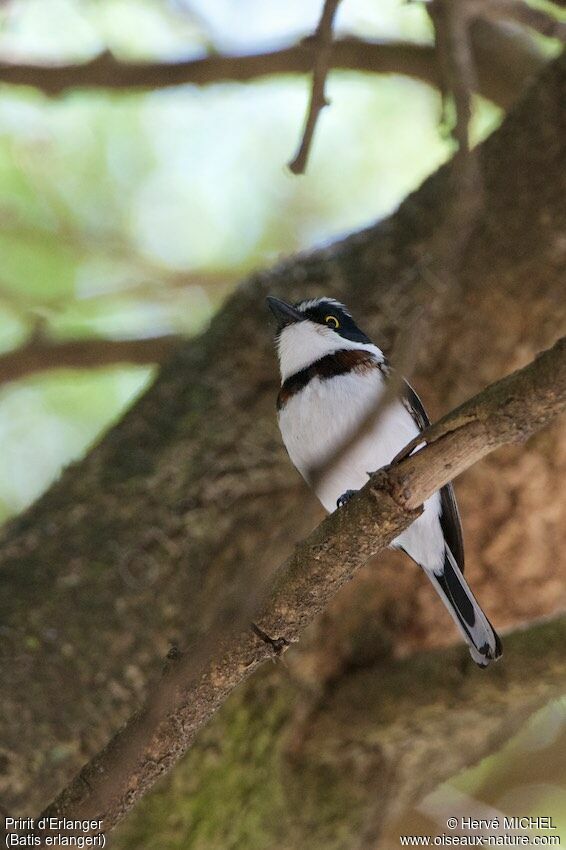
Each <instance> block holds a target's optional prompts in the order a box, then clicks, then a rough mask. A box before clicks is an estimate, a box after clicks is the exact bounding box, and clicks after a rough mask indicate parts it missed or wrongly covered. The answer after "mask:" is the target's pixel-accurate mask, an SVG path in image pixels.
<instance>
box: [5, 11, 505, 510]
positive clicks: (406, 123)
mask: <svg viewBox="0 0 566 850" xmlns="http://www.w3.org/2000/svg"><path fill="white" fill-rule="evenodd" d="M283 5H284V9H283V8H282V4H281V3H278V2H276V0H271V2H265V0H261V2H259V0H255V2H254V0H247V2H246V3H243V4H242V3H239V4H237V6H238V8H237V9H236V7H235V6H234V4H231V3H229V2H226V0H224V2H223V0H214V2H206V3H205V2H201V3H197V2H190V3H188V2H185V1H184V0H175V2H170V3H167V2H165V0H159V1H158V0H82V2H81V0H49V2H46V0H9V2H7V3H4V4H3V5H2V7H1V8H0V15H1V17H0V22H1V27H0V54H1V55H2V57H3V58H4V59H9V60H10V61H37V62H50V63H53V62H59V63H61V62H74V61H82V60H86V59H88V58H90V57H92V56H94V55H96V54H97V53H99V52H100V51H102V50H111V51H112V52H113V53H114V54H115V55H116V56H117V57H119V58H122V59H124V60H127V59H129V58H132V57H135V58H144V59H146V60H148V61H150V60H152V59H153V60H157V59H159V60H163V59H170V60H172V61H173V60H175V59H178V58H179V57H187V56H193V55H194V56H196V55H202V54H203V52H204V51H205V50H207V49H210V48H211V46H213V47H214V49H219V50H257V49H259V48H262V47H263V48H265V47H267V46H272V45H273V44H274V42H276V41H279V42H280V41H282V40H288V41H289V40H294V39H296V38H299V37H301V36H302V35H304V34H305V33H307V32H308V31H309V29H310V28H311V27H312V25H313V23H314V22H315V21H316V18H317V15H318V13H319V2H318V0H316V2H315V0H309V2H299V0H294V2H287V3H285V4H283ZM243 6H245V7H246V8H245V10H244V9H243ZM244 12H245V13H244ZM338 26H339V29H340V30H342V31H345V32H359V33H363V34H366V35H369V36H372V35H374V36H377V35H379V36H381V37H399V36H402V37H404V38H414V39H420V40H425V39H428V38H430V29H429V25H428V20H427V18H426V15H425V14H424V11H423V10H422V9H421V8H420V7H417V6H416V5H414V6H404V5H402V4H401V3H399V2H397V0H388V2H383V3H379V4H376V3H373V2H371V0H364V1H363V2H362V0H350V2H348V3H345V4H343V7H342V8H341V10H340V17H339V19H338ZM329 94H330V97H331V99H332V108H331V109H329V110H327V111H326V112H325V114H324V116H323V118H322V120H321V122H320V126H319V129H318V131H317V135H316V141H315V145H314V150H313V155H312V157H311V161H310V164H309V169H308V173H307V175H306V176H305V177H302V178H296V177H293V176H291V174H290V173H289V172H288V171H287V169H286V162H287V161H288V160H289V159H290V157H291V155H292V153H293V151H294V148H295V146H296V144H297V140H298V138H299V134H300V130H301V128H302V122H303V116H304V110H305V106H306V103H307V96H308V81H307V80H306V79H297V78H279V79H266V80H262V81H258V82H256V83H254V84H249V85H239V84H232V85H230V84H224V85H213V86H209V87H207V88H201V89H199V88H197V87H195V86H184V87H179V88H174V89H168V90H163V91H155V92H148V93H141V94H135V95H133V94H126V93H117V92H113V93H108V94H106V93H104V92H88V91H76V92H71V93H69V94H68V95H67V96H65V97H62V98H58V99H48V98H45V97H43V96H42V95H41V94H39V93H38V92H36V91H34V90H29V89H24V88H13V87H8V86H5V87H4V88H3V89H2V92H1V96H0V185H1V187H2V192H1V194H0V222H1V225H2V226H1V229H0V251H1V254H2V266H1V269H0V352H1V351H7V350H10V349H11V348H13V347H15V346H18V345H20V344H22V343H23V342H24V341H25V340H26V338H28V337H29V335H30V334H31V333H32V332H34V331H35V332H37V330H38V329H40V330H41V331H42V333H44V334H46V335H47V336H49V337H53V338H55V339H62V338H81V337H97V336H98V337H105V336H111V337H115V338H128V337H137V336H144V337H148V336H157V335H159V334H165V333H180V334H186V335H191V334H194V333H197V332H199V331H201V330H202V329H203V328H205V327H206V324H207V322H208V321H209V319H210V317H211V315H212V314H213V312H214V310H215V309H216V308H217V307H218V306H219V304H220V303H221V302H222V299H223V298H224V297H225V295H226V294H227V293H228V292H229V291H230V288H231V287H232V286H233V285H234V283H235V281H236V280H237V279H238V278H239V277H241V276H242V275H244V274H245V273H246V272H248V271H249V270H251V269H253V268H254V267H261V266H264V265H266V264H269V263H271V262H273V261H274V260H276V259H277V258H278V257H279V256H280V255H282V254H287V253H289V252H292V251H296V250H298V249H301V248H305V247H309V246H311V245H313V244H315V243H317V242H320V241H323V240H326V239H329V238H331V237H333V236H335V235H337V234H341V233H343V232H345V231H348V230H350V229H354V228H357V227H360V226H363V225H364V224H366V223H368V222H369V221H371V220H373V219H375V218H378V217H380V216H383V215H386V214H387V213H389V212H390V211H391V210H392V209H393V208H394V207H395V206H396V205H397V204H398V203H399V201H400V200H401V199H402V198H403V196H404V195H406V194H407V192H408V191H410V190H411V189H413V188H415V187H416V186H417V185H418V183H419V182H420V181H421V180H422V179H423V178H424V177H425V176H426V175H427V174H428V173H430V172H431V171H433V170H434V169H435V168H436V167H437V166H438V164H439V163H440V162H441V161H442V160H443V159H445V157H446V156H447V154H448V152H449V143H448V141H447V140H446V139H445V138H442V137H441V135H440V134H439V132H438V127H437V119H438V114H439V98H438V95H437V94H436V93H435V92H433V91H431V90H430V89H429V88H427V87H426V86H424V85H420V84H418V83H415V82H412V81H409V80H407V79H405V78H398V77H393V76H391V77H383V78H374V77H370V76H363V75H359V74H346V73H342V74H334V75H332V78H331V80H330V84H329ZM498 117H499V116H498V113H497V110H495V109H494V108H492V107H489V106H488V105H486V104H483V105H482V108H481V109H479V110H478V120H477V126H476V134H477V135H482V134H484V133H485V132H487V131H488V129H489V127H490V126H491V125H493V123H494V122H495V121H497V120H498ZM243 199H245V202H243ZM151 374H152V370H151V369H149V368H148V369H146V370H139V369H138V370H131V369H129V368H126V367H124V368H123V369H120V368H115V369H111V370H106V372H105V373H101V372H96V373H94V374H90V375H87V374H84V373H78V372H77V373H73V374H68V373H67V374H60V373H59V374H50V375H49V376H40V375H38V376H34V377H33V378H30V379H28V380H27V381H23V382H22V384H21V387H20V388H15V387H9V388H6V387H4V388H1V387H0V441H1V444H2V446H3V452H2V455H1V456H0V521H1V520H2V519H3V518H6V517H7V516H9V515H10V514H13V513H15V512H17V511H19V510H21V509H22V508H23V507H24V506H25V505H27V504H29V502H30V501H32V500H33V499H34V498H35V497H36V496H37V495H38V494H39V493H40V492H41V491H42V490H43V489H44V488H45V487H46V486H47V484H48V483H49V481H50V480H51V478H52V477H53V476H54V475H56V474H57V471H58V470H59V469H60V468H61V466H62V465H63V464H65V463H66V462H68V461H69V460H70V459H73V458H76V457H77V456H79V455H80V454H81V453H82V452H83V451H84V450H85V449H86V447H87V446H88V445H90V443H91V442H92V439H93V438H94V437H95V436H96V435H97V434H98V433H99V432H100V430H101V429H103V428H104V427H105V426H107V425H108V424H109V422H111V421H112V420H113V419H114V417H115V416H116V415H117V413H118V412H119V410H120V409H122V408H123V407H124V406H125V405H127V404H128V403H129V402H130V401H131V399H132V397H133V396H134V395H135V394H136V393H138V392H139V391H140V390H141V389H142V388H143V386H144V385H145V382H147V381H148V380H149V378H150V376H151ZM134 376H135V377H134ZM98 387H100V388H103V391H101V392H98V390H97V388H98ZM20 390H21V392H22V393H23V395H22V399H27V401H26V402H25V403H24V402H18V401H16V399H17V397H18V392H19V391H20ZM73 393H74V394H75V395H74V398H75V403H74V404H73V403H72V402H71V400H70V399H71V397H72V396H73ZM59 395H61V396H63V395H65V396H66V397H67V402H66V403H65V405H64V410H63V409H61V410H57V409H56V408H57V402H56V399H57V397H58V396H59ZM85 396H88V397H89V399H90V401H89V405H88V406H89V408H91V410H92V413H91V416H90V417H89V423H90V424H89V427H88V428H83V427H82V423H83V415H82V411H83V410H84V406H85V405H84V399H85ZM31 398H33V402H31ZM96 399H98V402H97V401H96ZM42 432H43V433H49V435H50V436H49V439H48V440H45V439H39V438H38V435H39V434H41V433H42ZM70 432H72V433H73V434H74V435H75V436H74V437H73V439H71V438H70V436H69V434H70ZM80 434H82V435H83V437H82V439H81V437H80ZM39 456H40V457H41V462H40V460H39ZM22 457H23V458H27V459H28V462H27V464H24V465H23V466H22V464H21V463H20V459H21V458H22ZM2 482H4V483H2Z"/></svg>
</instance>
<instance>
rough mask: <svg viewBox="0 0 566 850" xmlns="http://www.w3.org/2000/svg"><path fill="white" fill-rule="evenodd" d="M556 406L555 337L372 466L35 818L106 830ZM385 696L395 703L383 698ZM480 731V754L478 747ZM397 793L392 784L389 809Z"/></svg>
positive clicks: (562, 381)
mask: <svg viewBox="0 0 566 850" xmlns="http://www.w3.org/2000/svg"><path fill="white" fill-rule="evenodd" d="M565 411H566V337H563V338H562V339H561V340H559V341H558V342H557V343H556V345H555V346H554V347H553V348H552V349H551V350H549V351H546V352H544V354H541V355H540V356H539V357H538V358H537V359H536V360H535V361H534V362H533V363H531V364H529V366H527V367H525V368H524V369H521V370H519V371H517V372H515V373H514V374H513V375H509V376H508V377H506V378H504V379H503V380H501V381H498V382H497V383H495V384H492V385H491V386H490V387H488V388H487V389H486V390H484V391H483V392H482V393H480V394H479V395H478V396H475V397H474V398H473V399H470V400H469V401H468V402H466V403H465V404H464V405H462V406H461V407H460V408H458V410H456V411H454V412H453V413H451V414H449V415H448V416H447V417H445V418H444V419H443V420H442V422H441V423H438V425H437V426H435V427H434V428H431V429H429V430H427V431H425V433H424V435H423V436H422V437H421V440H422V439H425V440H426V442H427V445H426V446H425V447H424V448H422V449H421V450H419V451H418V452H416V453H414V454H409V451H410V450H408V451H407V455H408V456H406V457H404V458H403V459H402V460H401V461H399V462H398V463H396V464H394V465H393V466H390V467H386V468H384V469H381V470H379V471H377V472H375V473H374V474H373V475H372V476H371V478H370V480H369V482H368V483H367V484H366V486H365V487H363V488H362V490H361V491H360V492H359V493H357V494H356V495H355V496H354V497H353V498H352V499H351V501H350V502H349V504H348V505H346V506H345V507H343V508H342V509H341V510H340V511H336V512H335V513H333V514H331V515H330V516H329V517H327V519H326V520H325V521H324V522H323V523H322V524H321V525H320V526H319V527H318V528H317V529H315V531H314V532H313V533H312V534H311V535H310V536H309V537H308V539H307V540H305V541H304V542H303V543H301V544H300V545H299V546H298V547H297V548H296V550H295V552H294V553H293V555H292V556H291V557H290V558H289V559H288V561H287V563H285V564H284V565H282V567H281V568H280V569H279V570H278V571H277V574H276V577H275V582H274V587H273V588H270V589H269V591H268V594H267V599H266V600H265V601H264V602H263V604H262V606H261V607H260V608H259V609H258V610H257V611H253V616H254V621H255V622H256V623H257V624H258V625H256V626H255V631H253V632H252V631H251V630H250V628H249V625H248V624H246V622H245V620H246V619H247V617H246V616H244V620H243V622H242V621H241V620H240V622H239V625H240V629H239V630H238V631H234V626H235V625H236V623H233V624H231V627H232V628H226V631H227V632H229V634H225V635H223V637H222V639H220V640H218V641H217V644H218V645H217V646H215V647H214V650H213V651H212V652H210V653H209V656H210V657H209V658H207V659H206V661H205V663H204V664H202V666H200V667H196V669H195V661H194V653H193V652H190V653H186V654H185V656H184V657H181V658H178V659H177V661H176V663H174V664H173V665H171V667H170V668H169V670H166V671H165V673H164V676H163V677H162V679H161V680H160V682H159V683H158V684H157V685H156V686H154V688H153V689H152V692H151V693H150V696H149V699H148V701H147V703H146V705H145V706H144V708H143V710H142V711H140V712H139V713H137V714H135V715H134V716H133V718H131V720H130V721H129V722H128V723H127V724H126V725H125V726H124V728H123V729H121V730H120V731H119V732H118V733H117V735H115V736H114V738H113V739H112V740H111V741H110V742H109V744H108V745H107V746H106V747H105V748H104V749H103V750H102V751H101V752H100V753H98V754H97V755H96V756H95V757H94V758H93V759H92V760H91V761H90V762H89V763H88V764H87V765H86V766H85V767H84V768H83V770H81V772H80V774H78V775H77V776H76V777H75V779H74V780H73V781H72V782H71V783H70V784H69V785H68V786H67V787H66V788H65V789H64V790H63V791H62V793H61V794H60V795H59V796H58V797H57V799H56V800H55V801H54V802H53V803H52V804H51V805H50V806H48V808H47V809H46V810H45V811H44V812H43V814H42V816H43V817H49V818H69V819H80V820H82V821H84V820H89V819H102V820H103V822H104V827H105V830H106V831H108V830H110V829H112V828H113V827H114V826H115V825H116V824H117V823H118V822H119V821H121V820H122V819H123V818H124V817H125V815H126V814H127V813H128V812H129V810H130V809H131V808H132V806H135V805H136V804H137V803H139V801H140V800H141V799H142V798H143V797H144V796H145V794H146V793H147V792H148V791H149V790H150V789H151V787H152V786H153V784H154V782H155V781H156V780H157V779H158V778H159V777H160V776H162V775H163V774H164V773H166V772H168V771H170V770H171V768H172V767H173V766H174V765H175V764H176V762H177V761H178V759H179V758H180V757H181V756H182V755H183V754H184V752H185V751H186V750H187V749H188V747H190V745H191V744H192V742H193V741H194V739H195V736H196V735H197V733H198V732H199V731H200V729H201V728H202V726H203V725H204V724H205V723H207V722H209V721H210V720H211V719H212V717H213V715H214V714H215V713H216V712H217V711H218V709H219V707H220V706H221V705H222V704H223V703H224V701H225V700H226V698H227V697H228V696H229V694H230V693H231V692H232V691H233V690H234V688H235V687H237V686H238V685H240V684H241V683H242V682H243V681H245V680H246V679H247V678H248V677H249V676H250V675H251V674H252V673H254V672H255V671H256V669H257V668H258V667H259V665H260V664H262V663H263V662H265V661H266V660H267V659H268V658H272V657H273V654H274V652H275V653H280V652H281V650H282V649H283V648H286V647H288V646H290V645H291V644H292V643H296V642H297V641H298V640H299V638H300V636H301V634H302V632H303V631H304V629H305V627H306V626H307V625H309V624H310V623H311V622H312V621H313V620H314V618H315V617H316V616H317V615H319V614H320V613H321V612H322V611H323V610H324V609H325V608H326V606H327V605H328V603H329V601H330V600H331V599H332V598H333V597H334V596H335V595H336V593H337V592H338V591H339V590H340V588H341V587H343V586H344V584H345V583H346V582H347V581H350V580H351V579H352V578H353V577H354V576H355V574H356V572H357V571H358V570H359V568H360V567H361V566H363V564H365V563H366V561H368V560H369V558H370V557H372V556H375V555H377V554H378V553H379V552H381V551H382V550H383V549H385V547H386V546H388V545H389V544H390V543H391V541H392V540H393V539H394V538H395V537H397V536H398V535H399V534H400V533H401V532H402V531H404V530H405V528H407V527H408V526H409V525H410V524H411V523H412V522H413V520H414V519H415V518H416V516H418V515H419V513H420V511H421V508H422V504H423V503H424V502H425V501H426V500H427V499H428V498H430V496H432V495H433V494H434V493H436V492H437V491H438V490H439V489H440V488H441V487H443V486H444V485H445V484H447V483H448V482H449V481H450V480H452V479H453V478H455V477H456V476H458V475H459V474H460V473H461V472H462V471H463V470H465V469H467V468H468V467H470V466H471V465H472V464H474V463H476V462H477V461H478V460H479V459H481V458H482V457H485V455H486V454H489V453H490V452H491V451H493V450H494V449H496V448H499V447H500V446H503V445H505V444H508V443H513V442H517V441H519V442H523V441H524V440H525V439H526V438H527V437H528V436H530V435H531V434H532V433H534V432H535V431H536V430H538V429H539V428H541V427H543V426H544V425H546V424H548V423H549V422H551V421H552V420H553V419H554V418H555V417H556V416H558V415H559V414H561V413H564V412H565ZM246 626H247V627H246ZM563 666H564V665H563ZM560 682H561V680H559V682H556V683H555V686H556V687H560ZM537 684H538V683H537ZM523 690H524V693H525V697H526V700H527V702H529V703H530V702H532V694H531V691H530V689H529V688H528V687H527V688H525V687H523ZM390 699H391V701H392V702H393V697H392V695H390ZM521 702H524V700H521ZM477 737H478V745H479V746H478V750H479V751H480V752H482V751H483V749H484V746H485V744H484V741H483V740H481V736H479V735H478V736H477ZM409 740H410V739H409ZM409 740H408V741H406V742H405V743H404V745H403V747H402V751H403V753H404V755H405V757H407V755H408V753H409V752H410V751H411V749H412V747H413V741H412V740H411V741H410V743H409ZM449 746H450V747H452V746H453V741H452V739H450V742H449ZM389 759H390V761H391V762H392V763H395V764H397V763H398V762H399V760H400V758H399V756H398V754H397V753H396V752H393V751H392V750H390V752H389ZM407 783H408V784H409V785H410V786H411V787H412V786H413V785H414V784H415V781H414V778H413V777H412V775H409V776H407V777H405V784H407ZM406 796H407V792H406V788H405V787H404V785H402V784H400V786H399V788H398V789H397V793H396V796H395V803H396V806H397V805H399V800H401V802H404V801H405V797H406ZM97 831H98V830H97Z"/></svg>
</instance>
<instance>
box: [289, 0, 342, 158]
mask: <svg viewBox="0 0 566 850" xmlns="http://www.w3.org/2000/svg"><path fill="white" fill-rule="evenodd" d="M339 4H340V0H324V6H323V7H322V15H321V17H320V21H319V24H318V27H317V29H316V33H315V34H314V37H313V39H312V41H313V43H314V48H315V51H316V52H315V58H314V67H313V73H312V86H311V96H310V102H309V108H308V112H307V117H306V121H305V129H304V130H303V137H302V139H301V143H300V145H299V149H298V151H297V153H296V155H295V157H294V159H293V160H292V161H291V162H290V163H289V169H290V171H292V172H293V174H303V173H304V171H305V168H306V165H307V159H308V156H309V151H310V148H311V144H312V140H313V137H314V131H315V127H316V124H317V121H318V118H319V115H320V113H321V112H322V110H323V109H324V107H325V106H328V101H327V99H326V96H325V93H324V89H325V85H326V76H327V74H328V70H329V67H330V61H331V56H332V26H333V22H334V16H335V14H336V10H337V9H338V6H339Z"/></svg>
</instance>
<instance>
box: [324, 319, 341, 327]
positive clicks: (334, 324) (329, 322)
mask: <svg viewBox="0 0 566 850" xmlns="http://www.w3.org/2000/svg"><path fill="white" fill-rule="evenodd" d="M324 321H325V322H326V324H327V325H329V326H330V327H331V328H334V330H336V329H337V328H339V327H340V322H339V321H338V319H337V318H336V316H326V318H325V319H324Z"/></svg>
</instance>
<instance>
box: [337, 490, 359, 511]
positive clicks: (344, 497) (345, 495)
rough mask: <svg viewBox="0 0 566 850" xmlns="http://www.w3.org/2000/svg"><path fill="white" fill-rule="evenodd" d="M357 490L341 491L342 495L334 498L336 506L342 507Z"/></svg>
mask: <svg viewBox="0 0 566 850" xmlns="http://www.w3.org/2000/svg"><path fill="white" fill-rule="evenodd" d="M357 492H358V491H357V490H346V492H345V493H342V495H341V496H340V497H339V498H338V499H336V507H337V508H343V507H344V505H347V504H348V502H349V501H350V499H351V498H352V496H353V495H354V493H357Z"/></svg>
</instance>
